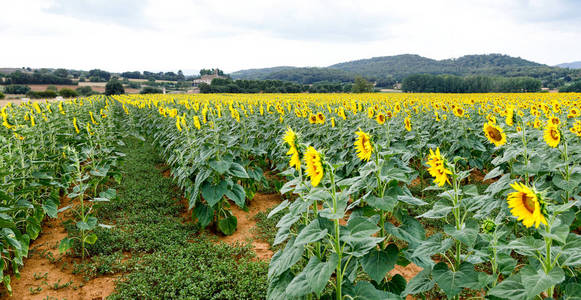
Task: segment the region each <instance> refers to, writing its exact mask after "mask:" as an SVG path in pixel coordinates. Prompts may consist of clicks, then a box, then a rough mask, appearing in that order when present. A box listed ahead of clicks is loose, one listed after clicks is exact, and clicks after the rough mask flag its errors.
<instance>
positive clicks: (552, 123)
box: [547, 116, 561, 126]
mask: <svg viewBox="0 0 581 300" xmlns="http://www.w3.org/2000/svg"><path fill="white" fill-rule="evenodd" d="M547 125H548V126H559V125H561V119H559V117H556V116H550V117H549V120H548V121H547Z"/></svg>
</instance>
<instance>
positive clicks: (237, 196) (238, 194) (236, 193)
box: [226, 183, 246, 207]
mask: <svg viewBox="0 0 581 300" xmlns="http://www.w3.org/2000/svg"><path fill="white" fill-rule="evenodd" d="M226 197H228V198H229V199H230V200H232V201H234V203H236V205H238V207H244V205H245V203H244V200H245V198H246V192H245V191H244V188H243V187H242V186H241V185H239V184H237V183H235V184H234V185H233V186H232V189H229V190H226Z"/></svg>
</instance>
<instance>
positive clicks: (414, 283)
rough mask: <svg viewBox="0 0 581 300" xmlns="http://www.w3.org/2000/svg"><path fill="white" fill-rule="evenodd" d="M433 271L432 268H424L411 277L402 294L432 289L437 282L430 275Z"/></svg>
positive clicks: (413, 293) (412, 293)
mask: <svg viewBox="0 0 581 300" xmlns="http://www.w3.org/2000/svg"><path fill="white" fill-rule="evenodd" d="M431 273H432V269H423V270H422V271H421V272H420V273H418V274H417V275H416V276H414V277H413V278H412V279H410V281H409V282H408V284H407V286H406V288H405V290H404V291H403V293H402V296H406V295H415V294H419V293H423V292H427V291H429V290H431V289H432V288H433V287H434V285H435V284H436V282H435V281H434V280H432V278H431V277H430V274H431Z"/></svg>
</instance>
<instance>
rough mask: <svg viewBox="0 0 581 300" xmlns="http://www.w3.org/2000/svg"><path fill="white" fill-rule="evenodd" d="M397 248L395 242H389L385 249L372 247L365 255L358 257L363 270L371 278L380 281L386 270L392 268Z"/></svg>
mask: <svg viewBox="0 0 581 300" xmlns="http://www.w3.org/2000/svg"><path fill="white" fill-rule="evenodd" d="M398 255H399V250H398V248H397V246H396V245H395V244H389V246H387V248H386V249H385V250H379V249H372V250H371V251H369V253H367V254H366V255H365V256H363V257H360V258H359V262H360V263H361V266H363V270H364V271H365V273H367V275H369V277H371V279H373V280H374V281H375V282H377V283H381V281H382V280H383V278H385V275H386V274H387V272H389V271H390V270H392V269H393V267H394V266H395V262H396V261H397V258H398Z"/></svg>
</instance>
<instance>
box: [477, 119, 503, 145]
mask: <svg viewBox="0 0 581 300" xmlns="http://www.w3.org/2000/svg"><path fill="white" fill-rule="evenodd" d="M482 131H484V135H485V136H486V138H487V139H488V141H489V142H491V143H493V144H494V146H496V147H500V146H502V145H504V144H505V143H506V134H505V133H504V131H503V130H502V128H500V127H499V126H496V125H494V124H491V123H485V124H484V127H482Z"/></svg>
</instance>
